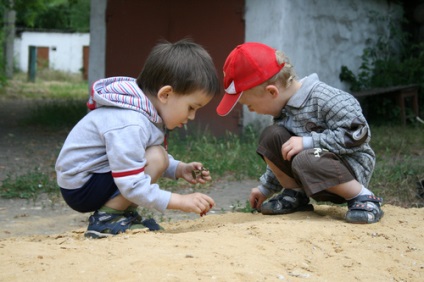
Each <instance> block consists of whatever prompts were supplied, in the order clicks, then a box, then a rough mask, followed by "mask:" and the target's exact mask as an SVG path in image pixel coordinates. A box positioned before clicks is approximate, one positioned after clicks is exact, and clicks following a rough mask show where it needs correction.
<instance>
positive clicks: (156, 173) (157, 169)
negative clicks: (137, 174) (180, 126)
mask: <svg viewBox="0 0 424 282" xmlns="http://www.w3.org/2000/svg"><path fill="white" fill-rule="evenodd" d="M145 157H146V161H147V163H146V168H145V170H144V172H145V173H146V174H148V175H149V176H150V177H151V179H152V183H155V182H157V180H158V179H159V177H161V175H162V174H163V173H164V172H165V170H166V169H167V168H168V166H169V159H168V153H167V152H166V150H165V149H164V148H163V147H162V146H159V145H157V146H152V147H148V148H147V149H146V155H145Z"/></svg>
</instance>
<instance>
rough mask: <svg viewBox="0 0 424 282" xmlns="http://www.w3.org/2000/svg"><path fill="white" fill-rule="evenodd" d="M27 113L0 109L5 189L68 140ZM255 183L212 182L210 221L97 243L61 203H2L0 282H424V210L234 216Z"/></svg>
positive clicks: (330, 209)
mask: <svg viewBox="0 0 424 282" xmlns="http://www.w3.org/2000/svg"><path fill="white" fill-rule="evenodd" d="M24 114H25V107H23V104H18V105H16V103H11V102H7V101H3V100H0V181H1V180H3V179H4V178H5V177H6V175H7V174H8V173H11V172H13V173H17V172H19V171H22V170H24V168H26V167H35V166H36V165H38V166H40V167H44V166H47V165H48V164H50V163H51V160H52V159H54V158H55V156H56V154H57V152H58V149H59V148H60V144H61V142H62V141H63V138H64V137H65V136H66V132H46V131H41V130H37V129H28V128H21V127H20V126H19V125H18V123H16V122H15V120H19V118H20V117H22V116H23V115H24ZM256 184H257V182H256V181H255V180H243V181H225V180H219V181H215V182H214V183H213V184H212V185H211V186H210V187H209V188H208V189H205V191H204V192H205V193H207V194H209V195H211V196H212V197H213V198H214V200H215V201H216V203H217V206H216V207H215V208H214V209H213V211H212V212H210V213H208V215H207V216H204V217H199V216H197V215H194V214H184V213H180V212H171V211H168V212H166V213H165V214H164V215H162V216H161V219H162V220H163V221H162V223H161V225H162V226H163V227H164V228H165V230H164V231H161V232H145V231H138V232H135V231H134V232H129V233H125V234H120V235H117V236H114V237H111V238H106V239H100V240H92V239H86V238H84V236H83V233H84V231H85V228H86V226H87V218H88V216H89V215H88V214H79V213H76V212H74V211H72V210H70V209H69V208H68V207H67V206H66V205H65V204H64V203H63V201H61V200H60V199H57V200H53V201H52V200H51V199H49V198H48V197H46V196H41V197H39V199H37V200H36V201H26V200H17V199H13V200H6V199H0V226H1V227H0V261H1V264H0V281H53V280H61V281H78V280H83V281H100V280H101V281H422V277H424V238H423V237H424V227H423V223H424V209H415V208H414V209H404V208H400V207H396V206H392V205H384V206H383V210H384V211H385V216H384V218H383V219H382V221H381V222H380V223H377V224H372V225H353V224H348V223H346V222H345V221H344V220H343V216H344V214H345V212H346V207H338V206H327V205H317V204H316V203H315V204H314V207H315V211H313V212H299V213H294V214H290V215H281V216H264V215H261V214H252V213H240V212H233V210H234V206H237V205H239V204H240V205H241V206H244V204H245V201H246V199H247V197H248V194H249V192H250V188H252V187H254V186H255V185H256ZM181 192H183V193H184V192H190V191H189V190H187V191H181Z"/></svg>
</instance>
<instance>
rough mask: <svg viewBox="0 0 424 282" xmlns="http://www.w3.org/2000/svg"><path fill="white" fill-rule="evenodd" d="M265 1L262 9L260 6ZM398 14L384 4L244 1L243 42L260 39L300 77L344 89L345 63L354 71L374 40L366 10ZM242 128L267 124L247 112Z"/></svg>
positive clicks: (335, 0) (384, 1)
mask: <svg viewBox="0 0 424 282" xmlns="http://www.w3.org/2000/svg"><path fill="white" fill-rule="evenodd" d="M265 2H266V5H265ZM371 10H372V11H378V12H379V13H381V14H385V13H392V14H394V16H400V13H399V12H401V8H400V7H399V6H396V5H394V4H393V3H392V2H391V1H387V0H372V1H369V0H360V1H358V0H343V1H339V0H296V1H291V0H267V1H262V0H246V11H245V21H246V38H245V39H246V42H249V41H259V42H262V43H265V44H268V45H270V46H272V47H274V48H276V49H279V50H282V51H283V52H284V53H285V54H286V55H287V56H288V57H289V58H290V59H291V63H292V64H293V65H294V66H295V69H296V72H297V75H298V77H299V78H302V77H304V76H306V75H308V74H311V73H317V74H318V75H319V78H320V79H321V80H322V81H323V82H326V83H328V84H330V85H332V86H334V87H337V88H341V89H343V90H347V89H348V85H345V84H343V83H342V82H341V81H340V79H339V74H340V68H341V66H342V65H346V66H347V67H348V68H349V69H351V70H353V71H354V72H356V70H358V68H359V66H360V63H361V55H362V52H363V49H364V47H365V46H366V41H367V39H368V38H370V37H375V36H376V30H377V29H376V26H375V24H374V23H373V22H372V21H370V17H369V11H371ZM243 117H244V119H243V124H244V125H246V124H250V123H252V122H260V123H265V124H267V123H269V122H270V118H260V119H259V121H258V117H257V115H256V114H254V113H250V112H249V111H248V110H247V109H244V111H243Z"/></svg>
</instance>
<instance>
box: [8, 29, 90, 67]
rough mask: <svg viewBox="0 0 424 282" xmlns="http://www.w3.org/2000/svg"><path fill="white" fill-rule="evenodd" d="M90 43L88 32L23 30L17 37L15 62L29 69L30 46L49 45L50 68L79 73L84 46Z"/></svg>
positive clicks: (18, 65)
mask: <svg viewBox="0 0 424 282" xmlns="http://www.w3.org/2000/svg"><path fill="white" fill-rule="evenodd" d="M89 45H90V35H89V34H88V33H58V32H29V31H26V32H23V33H22V34H21V36H20V37H19V38H16V39H15V47H14V49H15V52H14V54H15V62H16V66H17V68H18V69H19V70H21V71H23V72H27V71H28V58H29V46H37V47H38V46H39V47H49V68H51V69H54V70H59V71H64V72H70V73H78V72H81V69H82V67H83V46H89Z"/></svg>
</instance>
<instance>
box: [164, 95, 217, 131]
mask: <svg viewBox="0 0 424 282" xmlns="http://www.w3.org/2000/svg"><path fill="white" fill-rule="evenodd" d="M211 100H212V96H210V95H209V96H208V95H207V94H206V93H205V92H203V91H199V90H197V91H194V92H193V93H191V94H188V95H178V94H176V93H175V92H170V93H169V94H168V96H167V98H166V102H165V103H162V104H161V106H160V109H158V110H159V114H160V116H161V118H162V120H163V122H164V124H165V126H166V128H167V129H169V130H172V129H174V128H176V127H183V126H184V125H185V124H186V123H187V122H188V121H189V120H194V118H195V115H196V111H197V110H198V109H200V108H202V107H204V106H205V105H206V104H207V103H209V102H210V101H211Z"/></svg>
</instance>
